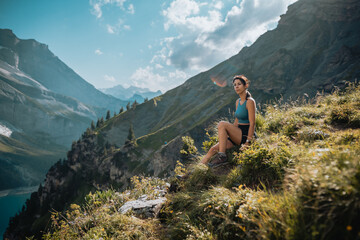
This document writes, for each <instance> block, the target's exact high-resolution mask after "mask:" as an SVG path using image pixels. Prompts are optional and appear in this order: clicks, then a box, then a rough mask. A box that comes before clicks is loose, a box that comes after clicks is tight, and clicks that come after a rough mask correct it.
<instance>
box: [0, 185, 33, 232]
mask: <svg viewBox="0 0 360 240" xmlns="http://www.w3.org/2000/svg"><path fill="white" fill-rule="evenodd" d="M37 189H38V186H34V187H27V188H17V189H9V190H4V191H0V234H1V235H0V239H2V237H3V234H4V232H5V230H6V228H7V226H8V224H9V219H10V217H13V216H14V215H15V214H16V213H17V212H19V211H20V210H21V208H22V206H23V205H24V204H25V201H26V199H28V198H30V195H31V193H32V192H35V191H37Z"/></svg>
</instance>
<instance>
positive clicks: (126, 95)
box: [99, 85, 162, 103]
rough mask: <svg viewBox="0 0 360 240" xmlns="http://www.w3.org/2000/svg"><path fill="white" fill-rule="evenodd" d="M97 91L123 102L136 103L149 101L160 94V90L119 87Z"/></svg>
mask: <svg viewBox="0 0 360 240" xmlns="http://www.w3.org/2000/svg"><path fill="white" fill-rule="evenodd" d="M99 90H100V91H102V92H103V93H105V94H109V95H111V96H113V97H116V98H118V99H121V100H123V101H129V102H134V101H135V100H136V101H137V102H138V103H142V102H144V100H145V99H146V98H147V99H151V98H154V97H157V96H159V95H161V94H162V93H161V91H160V90H158V91H157V92H152V91H150V90H149V89H148V88H138V87H135V86H130V87H128V88H125V87H123V86H121V85H117V86H115V87H112V88H100V89H99Z"/></svg>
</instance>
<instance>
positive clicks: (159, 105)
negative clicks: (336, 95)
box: [5, 0, 360, 239]
mask: <svg viewBox="0 0 360 240" xmlns="http://www.w3.org/2000/svg"><path fill="white" fill-rule="evenodd" d="M359 11H360V2H359V1H354V0H345V1H344V0H331V1H325V0H316V1H314V0H299V1H298V2H296V3H295V4H293V5H291V6H290V7H289V10H288V12H287V13H286V14H285V15H283V16H282V17H281V20H280V22H279V25H278V27H277V28H276V29H275V30H272V31H269V32H267V33H265V34H264V35H262V36H261V37H260V38H259V39H258V40H257V41H256V42H255V43H254V44H253V45H252V46H250V47H246V48H244V49H242V50H241V51H240V52H239V54H237V55H235V56H233V57H232V58H230V59H228V60H226V61H224V62H222V63H220V64H218V65H217V66H215V67H214V68H212V69H210V70H209V71H207V72H203V73H200V74H198V75H196V76H194V77H192V78H190V79H189V80H188V81H186V82H185V83H184V84H183V85H181V86H179V87H177V88H175V89H172V90H170V91H168V92H167V93H165V94H164V95H161V96H159V97H157V98H154V99H152V100H150V101H148V102H146V103H144V104H141V105H138V106H137V107H136V108H135V109H131V110H128V111H126V112H124V113H122V114H120V115H118V116H116V117H114V118H112V119H110V120H108V121H106V122H105V124H104V125H102V126H100V127H99V128H98V129H96V131H95V135H91V134H89V136H84V137H83V140H82V141H80V142H79V143H77V144H76V146H73V148H72V150H71V151H70V152H69V155H68V160H67V161H65V162H64V163H59V164H58V165H57V166H55V167H54V169H52V170H51V171H50V172H49V173H48V175H47V180H46V184H45V186H44V187H43V188H40V189H39V191H38V192H37V193H34V194H33V195H34V197H32V199H31V200H30V203H32V204H33V205H34V206H36V207H35V208H34V209H35V210H31V209H32V208H31V207H30V210H27V209H28V208H29V207H27V209H26V210H24V211H23V212H22V213H21V214H20V216H19V217H16V218H14V219H13V220H12V223H11V224H10V226H9V228H8V230H7V233H6V234H5V236H6V237H9V238H10V239H17V238H21V237H23V236H24V234H25V235H26V234H35V233H39V231H40V229H41V227H42V226H45V225H44V222H45V221H46V219H47V217H49V216H46V213H47V212H48V209H51V208H49V205H44V204H43V203H44V202H47V203H48V204H52V205H51V206H53V207H56V210H62V209H64V207H66V205H67V204H69V203H70V202H76V201H80V199H81V197H82V196H83V195H84V194H86V193H87V191H89V190H90V189H92V188H93V187H94V186H98V187H100V188H102V187H107V186H109V185H113V186H115V187H119V188H121V187H125V186H126V185H127V181H128V178H129V177H130V176H132V175H134V174H139V173H146V174H153V175H157V176H162V175H165V174H167V173H168V172H169V171H170V170H171V169H172V168H173V167H174V164H175V162H176V160H178V159H179V154H178V152H179V150H180V148H181V145H182V144H181V141H180V137H179V136H181V135H186V134H189V135H191V136H192V137H193V138H194V139H195V141H196V144H197V146H199V144H200V143H201V141H202V140H203V139H204V137H205V133H204V128H205V127H206V126H208V125H209V123H211V122H212V121H213V120H214V119H217V118H218V117H229V118H231V116H232V114H231V112H232V110H233V109H234V102H235V99H236V97H237V96H236V95H235V94H234V92H233V90H232V87H230V86H231V85H230V84H229V83H230V82H231V78H232V76H233V75H235V74H245V75H246V76H248V77H249V78H250V80H251V81H252V83H251V87H250V91H251V93H252V95H253V96H254V97H255V99H256V101H257V102H258V103H263V102H265V101H266V100H269V99H274V98H275V97H280V96H283V97H284V98H289V97H297V96H303V94H304V93H307V94H309V95H310V96H313V95H314V94H315V93H316V92H317V91H322V90H325V91H331V90H332V89H333V87H334V86H335V85H339V84H341V83H342V80H349V81H354V80H355V79H357V78H358V77H359V76H360V70H359V69H360V41H359V40H360V32H359V31H358V29H359V26H360V14H358V13H359ZM213 79H216V80H217V81H221V82H227V83H228V86H227V87H223V88H219V87H217V86H215V85H214V84H213V82H212V81H211V80H213ZM130 123H132V124H133V125H134V130H135V136H137V137H138V139H137V144H138V146H137V147H134V146H133V147H130V146H128V147H121V148H120V146H122V145H123V143H124V142H125V138H126V136H127V134H128V129H129V126H130ZM88 144H90V145H88ZM105 149H106V150H105ZM62 171H64V173H61V172H62ZM43 189H45V190H43ZM40 199H41V201H40ZM40 202H41V203H42V205H41V206H40V205H39V204H40ZM59 202H61V204H58V205H55V203H59ZM32 204H29V206H32ZM24 230H25V231H24Z"/></svg>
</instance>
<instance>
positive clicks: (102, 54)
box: [0, 0, 296, 92]
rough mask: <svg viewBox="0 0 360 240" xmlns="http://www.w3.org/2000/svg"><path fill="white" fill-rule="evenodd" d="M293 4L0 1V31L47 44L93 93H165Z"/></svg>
mask: <svg viewBox="0 0 360 240" xmlns="http://www.w3.org/2000/svg"><path fill="white" fill-rule="evenodd" d="M295 1H296V0H232V1H230V0H223V1H218V0H201V1H195V0H165V1H160V0H151V1H150V0H142V1H139V0H137V1H134V0H76V1H74V0H33V1H30V0H0V28H9V29H12V30H13V32H14V33H15V34H16V35H17V36H18V38H20V39H30V38H31V39H35V40H37V41H39V42H41V43H45V44H47V45H48V46H49V49H50V50H51V51H52V52H53V53H54V54H55V55H56V56H58V57H59V58H60V59H61V60H62V61H63V62H65V63H66V64H67V65H68V66H69V67H71V68H72V69H73V70H74V71H75V72H77V73H78V74H79V75H80V76H81V77H83V78H84V79H85V80H86V81H88V82H89V83H91V84H92V85H94V86H95V87H96V88H108V87H112V86H115V85H118V84H121V85H123V86H125V87H128V86H130V85H133V86H138V87H143V88H149V89H150V90H153V91H156V90H161V91H162V92H165V91H167V90H169V89H172V88H174V87H176V86H178V85H180V84H182V83H183V82H184V81H185V80H187V79H188V78H189V77H191V76H194V75H196V74H198V73H199V72H202V71H206V70H208V69H209V68H211V67H213V66H215V65H216V64H218V63H220V62H222V61H224V60H226V59H227V58H229V57H231V56H233V55H235V54H237V53H238V52H239V51H240V50H241V48H242V47H244V46H247V45H251V44H252V43H253V42H254V41H255V40H256V39H257V38H258V37H259V36H260V35H261V34H263V33H264V32H266V31H267V30H270V29H273V28H275V27H276V25H277V21H278V20H279V16H280V15H281V14H284V13H285V12H286V9H287V6H288V5H289V4H291V3H293V2H295ZM209 83H211V81H210V79H209Z"/></svg>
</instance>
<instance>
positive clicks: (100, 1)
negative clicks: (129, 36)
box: [90, 0, 135, 34]
mask: <svg viewBox="0 0 360 240" xmlns="http://www.w3.org/2000/svg"><path fill="white" fill-rule="evenodd" d="M126 1H127V0H90V5H91V7H92V9H91V13H92V14H93V15H95V16H96V18H97V19H101V20H102V21H106V22H107V23H106V24H105V27H106V30H107V32H108V33H110V34H114V33H118V32H119V30H120V29H121V26H123V28H124V29H125V30H130V29H131V28H130V26H129V25H123V20H121V19H120V20H119V22H117V23H116V22H111V21H108V20H107V19H106V17H104V16H105V15H109V14H106V13H107V11H109V10H107V8H103V7H104V6H106V5H112V6H115V7H118V8H120V9H121V10H122V11H124V12H125V13H128V14H134V13H135V8H134V4H131V3H130V4H128V6H126V4H125V3H126ZM106 10H107V11H106ZM104 19H105V20H104Z"/></svg>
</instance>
